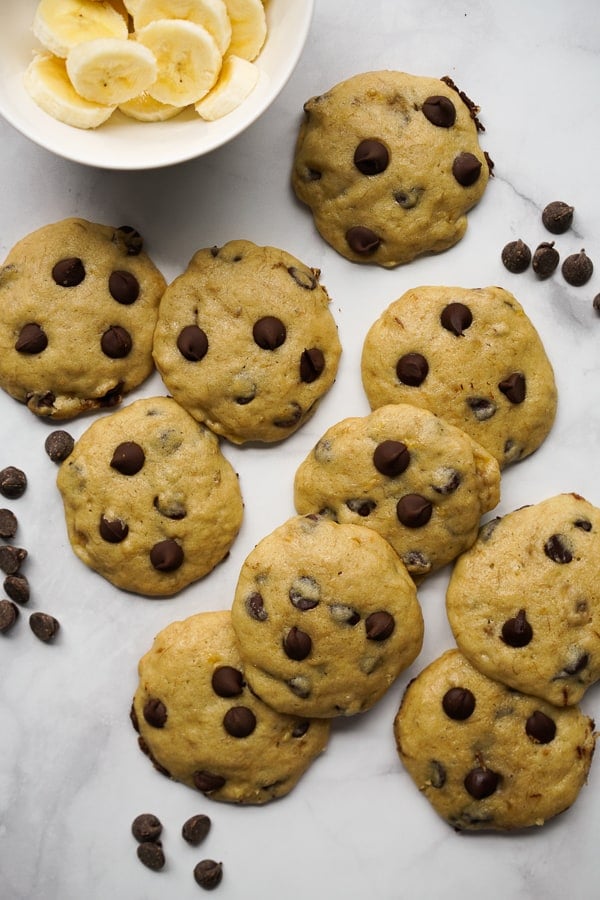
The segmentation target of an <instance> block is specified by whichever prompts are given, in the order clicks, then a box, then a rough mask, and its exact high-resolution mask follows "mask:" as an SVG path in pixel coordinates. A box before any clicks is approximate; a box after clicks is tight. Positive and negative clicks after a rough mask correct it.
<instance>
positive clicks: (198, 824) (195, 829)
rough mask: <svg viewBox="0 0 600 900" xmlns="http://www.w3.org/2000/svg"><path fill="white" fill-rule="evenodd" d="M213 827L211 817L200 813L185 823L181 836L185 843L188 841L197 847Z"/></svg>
mask: <svg viewBox="0 0 600 900" xmlns="http://www.w3.org/2000/svg"><path fill="white" fill-rule="evenodd" d="M211 825H212V822H211V820H210V818H209V816H205V815H204V814H203V813H198V814H197V815H195V816H190V818H189V819H186V821H185V822H184V823H183V825H182V826H181V836H182V838H183V839H184V841H187V843H188V844H191V845H192V847H197V846H198V845H199V844H201V843H202V841H203V840H204V839H205V838H206V836H207V835H208V832H209V831H210V827H211Z"/></svg>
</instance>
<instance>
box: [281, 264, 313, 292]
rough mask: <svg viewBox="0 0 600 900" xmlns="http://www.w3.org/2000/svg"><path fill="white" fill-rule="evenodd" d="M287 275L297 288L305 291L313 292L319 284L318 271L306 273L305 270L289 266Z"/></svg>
mask: <svg viewBox="0 0 600 900" xmlns="http://www.w3.org/2000/svg"><path fill="white" fill-rule="evenodd" d="M288 272H289V274H290V275H291V276H292V278H293V279H294V281H295V282H296V284H297V285H298V287H301V288H304V290H305V291H314V289H315V288H316V286H317V285H318V283H319V275H320V274H321V273H320V271H319V269H313V270H312V271H311V272H307V271H306V269H299V268H298V266H289V268H288Z"/></svg>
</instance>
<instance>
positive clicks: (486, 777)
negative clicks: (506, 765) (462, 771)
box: [464, 766, 500, 800]
mask: <svg viewBox="0 0 600 900" xmlns="http://www.w3.org/2000/svg"><path fill="white" fill-rule="evenodd" d="M499 783H500V776H499V775H498V773H497V772H493V771H492V770H491V769H484V768H481V767H480V766H477V767H476V768H474V769H471V771H470V772H469V773H468V775H467V776H466V778H465V780H464V785H465V788H466V790H467V791H468V793H469V794H470V795H471V797H474V798H475V800H483V799H484V798H485V797H489V796H490V795H491V794H493V793H494V791H495V790H496V788H497V787H498V784H499Z"/></svg>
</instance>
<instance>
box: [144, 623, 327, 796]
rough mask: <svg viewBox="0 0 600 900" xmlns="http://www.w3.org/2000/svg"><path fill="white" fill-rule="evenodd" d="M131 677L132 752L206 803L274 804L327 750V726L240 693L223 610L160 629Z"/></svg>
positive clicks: (240, 674)
mask: <svg viewBox="0 0 600 900" xmlns="http://www.w3.org/2000/svg"><path fill="white" fill-rule="evenodd" d="M138 671H139V683H138V687H137V690H136V693H135V696H134V700H133V707H132V722H133V724H134V727H135V728H136V730H137V731H138V732H139V735H140V739H139V743H140V747H141V748H142V750H143V751H144V752H145V753H146V754H147V755H148V756H149V757H150V759H151V760H152V761H153V763H154V765H155V766H156V767H157V768H158V769H159V770H160V771H162V772H163V773H164V774H165V775H169V776H170V777H171V778H174V779H175V780H177V781H181V782H183V783H184V784H187V785H188V786H189V787H192V788H195V789H197V790H199V791H201V792H203V793H204V794H205V795H206V796H207V797H211V798H212V799H214V800H223V801H229V802H232V803H244V804H262V803H266V802H267V801H269V800H273V799H274V798H276V797H282V796H283V795H284V794H287V793H288V792H289V791H290V790H291V789H292V788H293V787H294V785H295V784H296V783H297V782H298V780H299V778H300V776H301V775H302V774H303V773H304V772H305V771H306V769H307V768H308V767H309V765H310V763H311V762H312V761H313V760H314V759H315V758H316V757H317V756H318V755H319V754H320V753H321V752H322V751H323V750H324V749H325V747H326V745H327V741H328V738H329V730H330V724H329V722H328V721H326V720H314V719H307V718H298V717H296V716H286V715H281V714H280V713H277V712H275V711H274V710H272V709H271V708H270V707H268V706H267V705H266V704H264V703H262V702H261V701H260V700H259V699H258V698H257V697H255V696H254V695H253V694H252V693H251V692H250V691H249V689H248V687H247V685H246V681H245V676H244V671H243V666H242V663H241V660H240V656H239V651H238V648H237V643H236V640H235V635H234V633H233V629H232V628H231V616H230V613H229V610H222V611H217V612H204V613H197V614H196V615H193V616H190V617H189V618H187V619H185V620H183V621H180V622H173V623H172V624H170V625H168V626H167V627H166V628H164V629H163V630H162V631H161V632H160V633H159V634H158V635H157V636H156V638H155V640H154V643H153V645H152V647H151V648H150V650H148V652H147V653H146V654H145V655H144V656H143V657H142V659H141V660H140V662H139V666H138Z"/></svg>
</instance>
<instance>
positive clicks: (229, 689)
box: [211, 666, 246, 697]
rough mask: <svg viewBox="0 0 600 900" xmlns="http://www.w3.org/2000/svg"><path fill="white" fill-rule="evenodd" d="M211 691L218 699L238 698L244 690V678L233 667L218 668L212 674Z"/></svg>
mask: <svg viewBox="0 0 600 900" xmlns="http://www.w3.org/2000/svg"><path fill="white" fill-rule="evenodd" d="M211 684H212V689H213V691H214V692H215V694H217V696H218V697H238V696H239V695H240V694H241V693H242V692H243V690H244V685H245V684H246V682H245V681H244V676H243V675H242V673H241V672H240V670H239V669H235V668H234V667H233V666H219V667H218V668H217V669H215V671H214V672H213V676H212V680H211Z"/></svg>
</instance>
